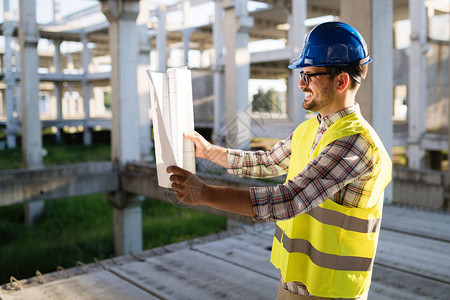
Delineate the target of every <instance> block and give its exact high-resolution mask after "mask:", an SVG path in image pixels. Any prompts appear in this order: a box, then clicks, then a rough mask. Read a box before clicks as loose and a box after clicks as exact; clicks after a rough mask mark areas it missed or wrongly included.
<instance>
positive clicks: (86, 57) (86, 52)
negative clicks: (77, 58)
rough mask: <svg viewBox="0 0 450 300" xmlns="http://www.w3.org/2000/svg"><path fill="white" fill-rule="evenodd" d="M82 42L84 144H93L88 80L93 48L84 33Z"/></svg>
mask: <svg viewBox="0 0 450 300" xmlns="http://www.w3.org/2000/svg"><path fill="white" fill-rule="evenodd" d="M81 42H82V43H83V51H82V53H81V60H82V65H83V71H84V74H83V79H82V80H81V85H82V89H83V110H84V125H83V128H84V130H83V144H84V145H91V144H92V128H90V127H89V120H90V118H91V114H90V105H89V104H90V99H91V84H90V83H89V81H88V80H87V76H88V74H89V64H90V63H91V56H92V53H91V50H90V49H89V48H88V43H89V40H88V38H87V36H86V34H82V36H81Z"/></svg>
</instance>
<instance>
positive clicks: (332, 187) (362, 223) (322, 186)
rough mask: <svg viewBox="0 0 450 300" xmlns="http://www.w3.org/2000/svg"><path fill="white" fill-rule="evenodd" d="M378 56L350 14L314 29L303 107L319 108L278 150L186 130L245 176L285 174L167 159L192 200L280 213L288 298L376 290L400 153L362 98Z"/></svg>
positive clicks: (280, 264) (268, 215)
mask: <svg viewBox="0 0 450 300" xmlns="http://www.w3.org/2000/svg"><path fill="white" fill-rule="evenodd" d="M371 61H372V60H371V59H370V57H369V54H368V51H367V46H366V43H365V41H364V39H363V37H362V36H361V35H360V34H359V33H358V32H357V31H356V29H354V28H353V27H351V26H350V25H348V24H345V23H341V22H328V23H323V24H321V25H318V26H316V27H315V28H314V29H313V30H311V32H310V33H309V34H308V36H307V38H306V40H305V47H304V49H303V51H302V53H301V55H300V57H299V58H298V59H297V60H295V61H293V62H292V63H291V64H290V65H289V68H291V69H297V68H301V69H302V70H301V72H300V82H299V88H300V89H302V90H303V92H304V94H305V99H304V102H303V105H302V106H303V108H304V109H306V110H311V111H315V112H317V113H318V115H317V118H313V119H310V120H308V121H306V122H303V123H302V124H300V125H299V126H298V127H297V129H296V130H295V131H294V132H293V133H292V134H291V136H289V137H288V138H287V139H286V140H283V141H280V142H279V143H277V144H276V145H275V146H274V147H273V148H272V149H271V150H270V151H267V152H263V151H255V152H251V151H239V150H231V149H225V148H222V147H219V146H216V145H212V144H210V143H209V142H207V141H206V140H205V139H204V138H203V137H201V136H200V135H199V134H197V133H196V134H194V135H192V136H186V138H188V139H190V140H193V141H194V142H195V146H196V156H197V157H199V158H204V159H208V160H210V161H212V162H214V163H216V164H218V165H221V166H223V167H225V168H227V169H228V171H229V172H231V173H234V174H236V175H238V176H247V177H259V178H262V177H268V176H278V175H281V174H287V180H286V182H285V183H284V184H280V185H277V186H272V187H252V188H250V189H249V190H242V189H235V188H231V187H220V186H212V185H208V184H205V183H204V182H203V181H201V180H200V179H198V177H196V176H195V175H192V174H191V173H189V172H188V171H186V170H183V169H180V168H178V167H175V166H171V167H169V168H168V169H167V171H168V172H169V173H173V175H171V177H170V180H171V181H172V182H173V184H172V188H173V189H174V191H175V195H176V196H177V197H178V198H179V199H180V200H181V201H182V202H184V203H189V204H193V205H208V206H211V207H215V208H218V209H221V210H225V211H229V212H233V213H237V214H242V215H246V216H251V217H253V218H254V219H255V220H261V221H276V222H277V226H276V230H275V236H274V240H273V246H272V255H271V262H272V263H273V264H274V265H275V267H277V268H278V269H280V272H281V279H280V285H279V289H278V298H279V299H333V298H334V299H335V298H339V299H366V298H367V294H368V291H369V286H370V281H371V275H372V266H373V261H374V257H375V252H376V246H377V241H378V233H379V229H380V220H381V214H382V206H383V191H384V188H385V187H386V185H387V184H388V183H389V181H390V179H391V168H392V165H391V161H390V158H389V156H388V154H387V152H386V150H385V149H384V146H383V144H382V143H381V141H380V139H379V137H378V136H377V134H376V133H375V131H374V130H373V129H372V127H371V126H370V125H369V124H368V123H367V122H366V121H365V120H364V119H363V117H362V116H361V114H360V110H359V106H358V104H357V103H356V102H355V97H356V92H357V91H358V88H359V86H360V83H361V79H362V78H365V76H366V74H367V66H368V63H370V62H371Z"/></svg>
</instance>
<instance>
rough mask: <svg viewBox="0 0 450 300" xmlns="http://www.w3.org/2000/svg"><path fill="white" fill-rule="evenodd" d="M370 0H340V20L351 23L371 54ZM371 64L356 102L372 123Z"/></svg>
mask: <svg viewBox="0 0 450 300" xmlns="http://www.w3.org/2000/svg"><path fill="white" fill-rule="evenodd" d="M372 1H373V0H341V6H340V11H341V16H340V17H341V19H340V20H341V21H342V22H345V23H347V24H350V25H352V26H353V27H355V28H356V30H358V31H359V32H360V33H361V34H362V36H363V37H364V39H365V41H366V43H367V46H368V48H369V54H370V55H372V53H373V51H372V13H371V12H372V11H371V8H372ZM372 73H373V70H372V65H369V72H368V73H367V77H366V79H365V80H364V81H363V83H362V85H361V87H360V88H359V90H358V94H357V95H356V102H358V103H359V105H360V106H361V113H362V115H363V116H364V118H365V119H366V120H367V121H368V122H369V123H371V124H372V83H373V81H372Z"/></svg>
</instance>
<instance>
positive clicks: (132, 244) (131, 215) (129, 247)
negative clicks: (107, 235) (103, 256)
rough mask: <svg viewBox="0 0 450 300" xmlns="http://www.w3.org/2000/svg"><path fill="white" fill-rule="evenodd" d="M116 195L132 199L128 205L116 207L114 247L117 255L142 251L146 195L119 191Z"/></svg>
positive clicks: (114, 212) (114, 215)
mask: <svg viewBox="0 0 450 300" xmlns="http://www.w3.org/2000/svg"><path fill="white" fill-rule="evenodd" d="M116 196H120V197H121V198H122V199H121V201H123V199H130V202H129V203H128V204H127V206H126V207H114V210H113V220H114V249H115V252H116V255H125V254H129V253H130V252H131V253H136V252H140V251H142V248H143V247H142V209H141V206H142V202H143V201H144V199H145V197H143V196H133V195H125V193H123V192H117V193H116Z"/></svg>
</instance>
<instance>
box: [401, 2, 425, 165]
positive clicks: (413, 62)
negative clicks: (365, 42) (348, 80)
mask: <svg viewBox="0 0 450 300" xmlns="http://www.w3.org/2000/svg"><path fill="white" fill-rule="evenodd" d="M409 19H410V20H411V45H410V46H409V49H408V51H407V54H408V56H409V74H408V75H409V80H408V148H407V151H406V154H407V156H408V166H409V167H410V168H423V167H424V156H425V151H424V149H422V147H421V140H422V137H423V134H424V133H425V112H426V109H425V108H426V95H427V93H426V88H427V73H426V71H427V69H426V57H425V54H426V52H427V48H428V45H427V19H426V8H425V2H423V1H409Z"/></svg>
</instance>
